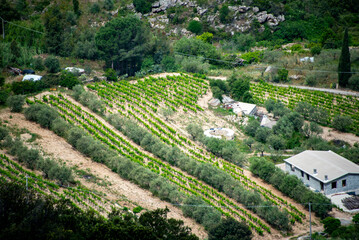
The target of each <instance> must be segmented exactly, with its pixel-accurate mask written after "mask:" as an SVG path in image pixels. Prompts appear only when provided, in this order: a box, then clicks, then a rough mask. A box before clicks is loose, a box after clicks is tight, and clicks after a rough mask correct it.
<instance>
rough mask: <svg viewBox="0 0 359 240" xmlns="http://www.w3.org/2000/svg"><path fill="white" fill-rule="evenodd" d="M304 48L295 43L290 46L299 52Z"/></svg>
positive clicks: (293, 50)
mask: <svg viewBox="0 0 359 240" xmlns="http://www.w3.org/2000/svg"><path fill="white" fill-rule="evenodd" d="M302 49H303V47H302V45H300V44H294V45H293V46H291V47H290V50H291V51H292V52H298V51H300V50H302Z"/></svg>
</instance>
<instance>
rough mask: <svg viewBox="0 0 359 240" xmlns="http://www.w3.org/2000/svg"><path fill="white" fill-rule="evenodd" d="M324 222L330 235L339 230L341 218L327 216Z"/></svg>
mask: <svg viewBox="0 0 359 240" xmlns="http://www.w3.org/2000/svg"><path fill="white" fill-rule="evenodd" d="M322 223H323V224H324V232H326V233H328V234H329V235H330V234H332V233H333V232H334V231H335V230H337V229H338V228H339V227H340V225H341V223H340V220H339V219H336V218H333V217H327V218H325V219H324V220H323V221H322Z"/></svg>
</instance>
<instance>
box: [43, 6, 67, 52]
mask: <svg viewBox="0 0 359 240" xmlns="http://www.w3.org/2000/svg"><path fill="white" fill-rule="evenodd" d="M44 26H45V38H44V39H45V47H46V50H47V52H48V53H51V54H55V55H60V54H63V51H64V47H65V45H64V42H65V34H64V28H65V15H64V14H63V13H62V12H61V9H60V6H59V5H57V4H55V5H53V6H52V7H50V8H49V9H48V10H47V11H46V13H45V15H44Z"/></svg>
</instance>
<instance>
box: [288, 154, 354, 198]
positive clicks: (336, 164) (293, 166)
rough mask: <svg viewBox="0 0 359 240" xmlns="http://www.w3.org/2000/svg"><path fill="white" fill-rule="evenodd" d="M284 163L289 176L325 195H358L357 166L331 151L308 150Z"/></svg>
mask: <svg viewBox="0 0 359 240" xmlns="http://www.w3.org/2000/svg"><path fill="white" fill-rule="evenodd" d="M284 161H285V170H286V171H287V172H288V173H289V174H292V175H295V176H297V177H298V178H299V179H300V180H301V181H302V182H303V183H304V184H306V185H307V186H309V187H310V188H312V189H314V190H316V191H318V192H321V193H323V194H325V195H330V194H334V193H340V192H354V193H356V194H358V193H359V166H358V165H356V164H355V163H353V162H351V161H349V160H347V159H346V158H344V157H342V156H340V155H338V154H336V153H334V152H332V151H309V150H308V151H304V152H301V153H299V154H297V155H295V156H293V157H290V158H288V159H286V160H284Z"/></svg>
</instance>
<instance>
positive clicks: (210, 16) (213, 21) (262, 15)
mask: <svg viewBox="0 0 359 240" xmlns="http://www.w3.org/2000/svg"><path fill="white" fill-rule="evenodd" d="M227 2H228V1H227V0H218V1H215V2H214V3H215V4H217V5H218V4H223V3H227ZM171 7H180V8H187V9H188V11H184V13H186V12H187V13H192V12H195V13H196V15H197V16H195V17H193V15H192V14H187V15H191V17H190V18H187V22H188V21H189V20H195V19H196V20H198V19H197V18H200V19H201V20H202V21H207V23H208V25H209V26H211V27H212V28H215V29H222V30H225V31H227V32H230V33H232V34H234V33H236V32H245V31H248V30H249V29H250V28H251V26H252V22H253V20H255V19H256V20H258V22H259V23H260V24H261V26H260V27H259V29H258V31H264V24H268V26H269V27H275V26H277V25H278V24H280V23H281V22H283V21H285V18H284V15H279V16H274V15H273V14H268V13H267V12H266V11H259V8H258V7H249V6H242V5H230V6H228V8H229V10H230V14H231V16H233V20H232V21H231V22H230V23H227V24H222V23H221V22H220V20H219V12H218V11H217V12H214V11H213V9H214V6H207V7H205V6H199V5H198V4H197V1H194V0H192V1H190V0H189V1H188V0H159V1H156V2H154V3H153V4H152V11H151V12H150V13H148V14H144V15H142V14H140V13H136V12H135V9H134V6H133V4H129V5H127V8H128V9H129V10H131V11H133V12H135V13H136V15H137V16H139V17H140V18H141V17H145V18H148V21H149V23H150V25H151V27H153V28H158V29H165V28H166V27H167V26H168V24H169V22H170V21H169V19H168V17H167V14H166V11H167V10H168V9H169V8H171ZM194 10H196V11H194ZM169 17H171V18H173V17H174V14H171V15H169ZM167 34H168V35H178V34H180V35H186V36H189V35H191V33H190V32H189V31H187V30H186V29H185V28H183V27H182V28H181V27H180V26H178V25H177V26H171V29H168V31H167Z"/></svg>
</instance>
